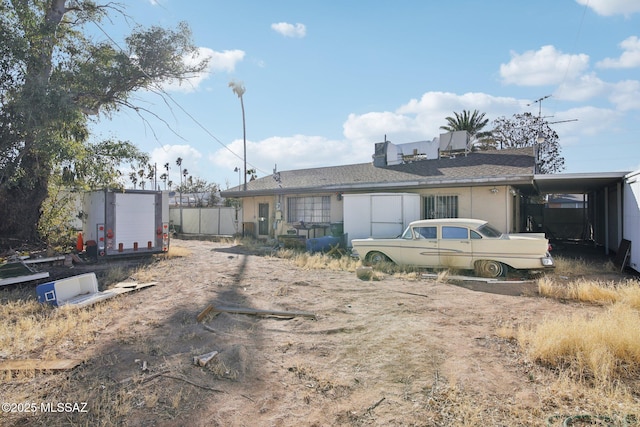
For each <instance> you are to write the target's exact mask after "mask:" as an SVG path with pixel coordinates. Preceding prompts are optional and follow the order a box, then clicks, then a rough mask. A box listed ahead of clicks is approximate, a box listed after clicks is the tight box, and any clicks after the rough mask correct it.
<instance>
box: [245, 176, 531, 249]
mask: <svg viewBox="0 0 640 427" xmlns="http://www.w3.org/2000/svg"><path fill="white" fill-rule="evenodd" d="M418 193H419V194H420V195H421V196H422V197H423V200H422V202H421V208H420V209H421V215H422V217H423V218H424V217H425V212H424V197H425V196H429V195H448V196H457V197H458V216H459V217H460V218H465V217H467V218H478V219H484V220H487V221H489V222H491V223H492V224H493V225H494V226H495V227H497V228H498V229H500V230H501V231H503V232H513V231H518V229H519V224H518V222H519V220H518V218H519V197H518V196H517V195H515V194H514V191H513V190H512V189H511V187H509V186H505V185H501V186H493V185H489V186H478V187H455V188H431V189H429V188H426V189H422V190H420V191H418ZM313 195H314V196H329V197H330V212H331V213H330V216H331V221H330V222H331V223H341V222H343V221H344V216H343V206H344V205H343V201H342V197H340V196H339V195H338V194H336V193H314V194H313ZM297 196H301V195H297ZM260 203H268V204H269V218H268V221H269V234H268V235H264V234H261V235H257V234H258V233H257V230H258V222H259V215H258V205H259V204H260ZM286 209H287V196H285V195H274V196H259V197H246V198H243V213H244V215H243V219H242V222H244V223H253V224H254V225H253V227H254V229H255V231H256V235H257V237H267V236H269V237H274V236H277V235H280V234H286V233H287V230H291V229H292V228H293V227H292V224H289V223H287V221H286V220H287V211H286ZM274 224H275V227H274ZM315 233H316V235H317V236H320V235H322V233H323V232H322V231H321V230H317V231H316V232H315ZM326 233H327V234H329V233H330V230H326ZM303 234H304V233H303Z"/></svg>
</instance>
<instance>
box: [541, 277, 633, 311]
mask: <svg viewBox="0 0 640 427" xmlns="http://www.w3.org/2000/svg"><path fill="white" fill-rule="evenodd" d="M538 292H539V293H540V295H542V296H546V297H550V298H556V299H561V300H575V301H580V302H589V303H592V304H613V303H616V302H621V303H625V304H627V305H629V306H630V307H632V308H635V309H637V310H640V282H638V281H637V280H630V279H628V280H625V281H623V282H620V283H616V282H613V281H608V282H605V281H599V280H589V279H584V278H579V279H577V280H574V281H571V282H558V281H556V280H554V279H553V278H552V277H548V276H545V277H542V278H540V279H538Z"/></svg>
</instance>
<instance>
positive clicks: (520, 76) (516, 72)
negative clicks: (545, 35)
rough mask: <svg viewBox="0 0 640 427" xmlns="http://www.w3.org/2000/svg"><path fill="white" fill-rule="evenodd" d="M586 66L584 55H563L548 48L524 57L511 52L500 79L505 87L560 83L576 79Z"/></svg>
mask: <svg viewBox="0 0 640 427" xmlns="http://www.w3.org/2000/svg"><path fill="white" fill-rule="evenodd" d="M588 66H589V56H588V55H585V54H579V55H569V54H564V53H562V52H560V51H558V50H556V48H555V47H553V46H551V45H547V46H542V47H541V48H540V49H539V50H537V51H532V50H530V51H526V52H524V53H523V54H518V53H515V52H512V53H511V61H509V63H507V64H501V65H500V76H501V77H502V79H503V82H504V83H505V84H514V85H519V86H542V85H555V84H559V83H561V82H562V81H564V80H565V78H566V79H574V78H576V77H578V76H579V75H580V74H581V73H582V72H583V71H584V70H585V69H587V67H588Z"/></svg>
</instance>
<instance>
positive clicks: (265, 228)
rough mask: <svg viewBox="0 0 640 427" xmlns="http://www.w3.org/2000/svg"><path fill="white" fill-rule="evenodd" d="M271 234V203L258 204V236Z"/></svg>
mask: <svg viewBox="0 0 640 427" xmlns="http://www.w3.org/2000/svg"><path fill="white" fill-rule="evenodd" d="M268 234H269V203H258V235H260V236H266V235H268Z"/></svg>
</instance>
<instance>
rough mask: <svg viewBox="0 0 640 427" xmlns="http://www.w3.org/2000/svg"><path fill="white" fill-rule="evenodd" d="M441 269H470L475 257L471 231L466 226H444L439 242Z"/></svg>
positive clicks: (441, 228)
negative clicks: (470, 236) (470, 235)
mask: <svg viewBox="0 0 640 427" xmlns="http://www.w3.org/2000/svg"><path fill="white" fill-rule="evenodd" d="M438 251H439V264H440V266H441V267H452V268H461V269H469V268H471V259H472V256H473V253H472V249H471V240H470V239H469V229H468V228H467V227H464V226H454V225H443V226H441V227H440V239H439V240H438Z"/></svg>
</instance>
